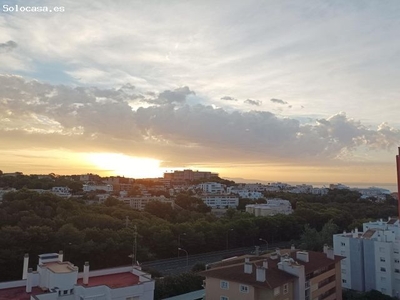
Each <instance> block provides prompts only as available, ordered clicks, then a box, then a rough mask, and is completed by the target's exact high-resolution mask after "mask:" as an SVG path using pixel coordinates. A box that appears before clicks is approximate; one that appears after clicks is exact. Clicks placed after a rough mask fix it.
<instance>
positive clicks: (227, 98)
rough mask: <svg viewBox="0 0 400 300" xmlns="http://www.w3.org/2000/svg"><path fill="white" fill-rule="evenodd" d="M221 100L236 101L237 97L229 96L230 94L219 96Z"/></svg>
mask: <svg viewBox="0 0 400 300" xmlns="http://www.w3.org/2000/svg"><path fill="white" fill-rule="evenodd" d="M221 100H227V101H237V99H235V98H233V97H230V96H224V97H222V98H221Z"/></svg>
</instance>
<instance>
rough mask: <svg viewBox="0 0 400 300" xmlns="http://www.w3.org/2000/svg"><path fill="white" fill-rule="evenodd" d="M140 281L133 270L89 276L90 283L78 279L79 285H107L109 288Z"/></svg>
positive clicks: (125, 285) (134, 283) (130, 284)
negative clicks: (86, 283) (85, 283)
mask: <svg viewBox="0 0 400 300" xmlns="http://www.w3.org/2000/svg"><path fill="white" fill-rule="evenodd" d="M138 283H139V276H137V275H135V274H132V273H131V272H124V273H118V274H110V275H102V276H92V277H89V284H88V285H84V284H83V279H82V278H80V279H78V283H77V285H81V286H88V287H92V286H99V285H106V286H108V287H109V288H112V289H115V288H121V287H127V286H132V285H136V284H138Z"/></svg>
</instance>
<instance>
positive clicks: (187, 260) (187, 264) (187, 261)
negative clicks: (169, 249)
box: [178, 248, 189, 267]
mask: <svg viewBox="0 0 400 300" xmlns="http://www.w3.org/2000/svg"><path fill="white" fill-rule="evenodd" d="M178 251H185V253H186V267H187V266H189V253H188V252H187V251H186V250H185V249H182V248H178Z"/></svg>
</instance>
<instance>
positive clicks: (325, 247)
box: [324, 244, 329, 254]
mask: <svg viewBox="0 0 400 300" xmlns="http://www.w3.org/2000/svg"><path fill="white" fill-rule="evenodd" d="M328 249H329V247H328V245H327V244H324V253H325V254H326V253H328Z"/></svg>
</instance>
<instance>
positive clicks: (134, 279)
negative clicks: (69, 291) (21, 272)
mask: <svg viewBox="0 0 400 300" xmlns="http://www.w3.org/2000/svg"><path fill="white" fill-rule="evenodd" d="M138 283H139V276H137V275H135V274H132V273H130V272H125V273H119V274H111V275H103V276H92V277H89V284H88V285H87V287H92V286H99V285H106V286H108V287H109V288H112V289H115V288H121V287H128V286H132V285H136V284H138ZM77 285H81V286H85V287H86V285H84V284H83V283H82V279H78V283H77ZM43 293H44V291H43V290H42V289H40V288H38V287H34V288H32V293H30V294H28V293H26V287H25V286H22V287H17V288H10V289H0V300H30V299H31V296H36V295H40V294H43Z"/></svg>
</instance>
